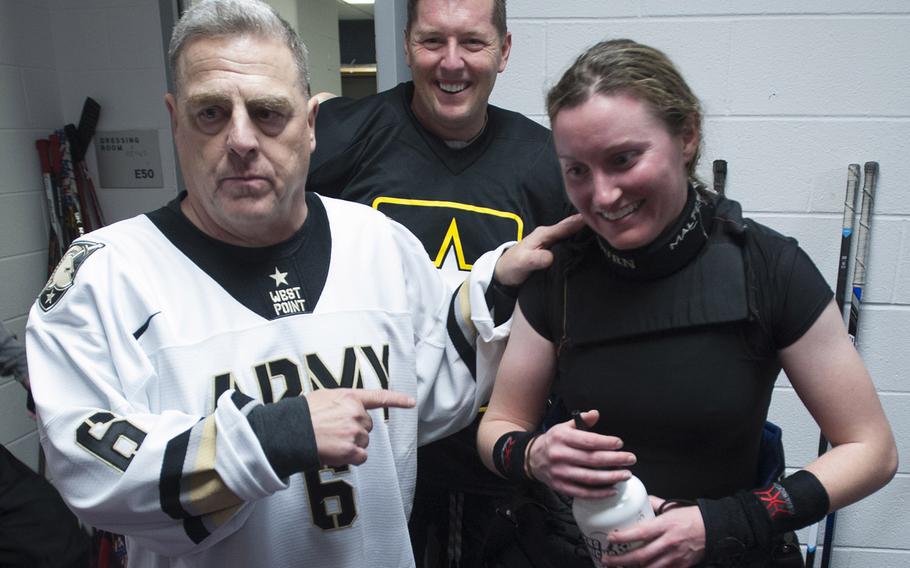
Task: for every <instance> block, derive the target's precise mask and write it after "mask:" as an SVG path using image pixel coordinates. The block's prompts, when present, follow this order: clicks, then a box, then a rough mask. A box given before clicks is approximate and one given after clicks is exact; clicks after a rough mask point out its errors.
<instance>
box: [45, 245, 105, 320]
mask: <svg viewBox="0 0 910 568" xmlns="http://www.w3.org/2000/svg"><path fill="white" fill-rule="evenodd" d="M103 246H104V245H103V244H101V243H93V242H90V241H79V242H74V243H73V244H71V245H70V248H69V249H67V251H66V252H65V253H64V254H63V258H61V259H60V263H59V264H57V268H55V269H54V272H53V274H51V277H50V279H49V280H48V281H47V284H45V285H44V289H43V290H41V295H39V296H38V305H39V306H41V309H42V310H44V311H45V312H46V311H48V310H50V309H51V308H53V307H54V306H56V305H57V302H59V301H60V298H62V297H63V295H64V294H66V291H67V290H69V289H70V288H72V286H73V282H74V281H75V280H76V272H77V271H78V270H79V267H80V266H82V263H83V262H85V260H86V259H87V258H88V257H89V256H91V255H92V253H94V252H95V251H96V250H98V249H100V248H101V247H103Z"/></svg>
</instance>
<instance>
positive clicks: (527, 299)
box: [518, 270, 555, 341]
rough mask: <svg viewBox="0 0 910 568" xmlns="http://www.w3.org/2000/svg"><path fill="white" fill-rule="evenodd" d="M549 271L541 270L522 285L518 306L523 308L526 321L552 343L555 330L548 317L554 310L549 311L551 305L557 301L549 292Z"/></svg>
mask: <svg viewBox="0 0 910 568" xmlns="http://www.w3.org/2000/svg"><path fill="white" fill-rule="evenodd" d="M548 273H549V271H548V270H547V271H545V270H540V271H537V272H535V273H534V274H532V275H531V277H530V278H528V280H527V281H526V282H525V283H524V284H523V285H522V287H521V291H520V292H519V295H518V305H519V306H521V312H522V313H523V314H524V316H525V319H527V320H528V323H529V324H531V327H533V328H534V331H536V332H537V333H539V334H540V335H541V337H544V338H546V339H548V340H550V341H553V340H554V339H553V337H554V334H553V328H552V324H551V322H550V319H551V318H549V317H548V314H550V313H551V312H552V311H553V310H551V309H548V306H550V303H551V302H553V301H555V300H554V297H553V295H552V294H548V293H547V291H548V289H549V288H550V286H548V285H547V281H548V278H547V275H548Z"/></svg>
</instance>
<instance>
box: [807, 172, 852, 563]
mask: <svg viewBox="0 0 910 568" xmlns="http://www.w3.org/2000/svg"><path fill="white" fill-rule="evenodd" d="M857 189H859V164H850V165H849V166H847V194H846V196H845V197H844V219H843V222H842V223H841V237H840V260H839V261H838V264H837V287H836V291H835V293H834V299H835V300H836V301H837V307H838V309H840V312H841V317H843V315H844V303H845V302H846V300H847V297H846V295H847V269H848V267H849V266H850V244H851V241H852V240H853V218H854V216H855V214H856V206H855V201H856V194H857V191H856V190H857ZM827 451H828V439H827V438H825V435H824V434H819V435H818V455H822V454H824V453H825V452H827ZM820 525H821V521H819V522H817V523H815V524H814V525H812V528H811V529H809V540H808V541H807V542H806V568H812V567H813V566H814V565H815V549H816V547H817V546H818V529H819V526H820Z"/></svg>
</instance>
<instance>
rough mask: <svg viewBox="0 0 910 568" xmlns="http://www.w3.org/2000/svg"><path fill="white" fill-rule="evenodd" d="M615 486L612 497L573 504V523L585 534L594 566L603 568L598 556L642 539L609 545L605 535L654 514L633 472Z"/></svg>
mask: <svg viewBox="0 0 910 568" xmlns="http://www.w3.org/2000/svg"><path fill="white" fill-rule="evenodd" d="M614 487H615V488H616V490H617V491H618V493H617V494H616V495H613V496H612V497H604V498H603V499H579V498H576V499H575V502H574V503H573V504H572V514H573V515H575V522H576V523H577V524H578V528H579V529H581V533H582V535H583V536H584V540H585V545H586V546H587V547H588V553H589V554H590V555H591V560H593V561H594V566H596V567H597V568H603V566H604V565H603V564H602V563H601V561H600V559H601V558H602V557H603V556H604V555H605V554H606V555H608V556H616V555H618V554H623V553H626V552H628V551H630V550H634V549H636V548H638V547H639V546H641V545H642V544H643V543H642V542H633V543H629V544H611V543H609V542H608V541H607V535H609V534H610V531H612V530H614V529H622V528H626V527H630V526H632V525H635V524H638V523H640V522H642V521H645V520H647V519H651V518H653V517H654V511H653V510H652V509H651V502H650V501H649V500H648V492H647V490H645V486H644V484H643V483H642V482H641V480H639V479H638V478H637V477H635V476H634V475H633V476H632V477H631V478H629V479H628V480H626V481H620V482H619V483H617V484H615V485H614Z"/></svg>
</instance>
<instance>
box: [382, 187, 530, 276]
mask: <svg viewBox="0 0 910 568" xmlns="http://www.w3.org/2000/svg"><path fill="white" fill-rule="evenodd" d="M383 204H389V205H404V206H406V207H440V208H448V209H456V210H458V211H468V212H471V213H477V214H478V215H490V216H493V217H499V218H502V219H508V220H511V221H513V222H514V223H515V227H516V231H515V237H514V238H515V240H516V241H520V240H521V239H522V238H523V237H524V221H522V219H521V217H519V216H518V215H516V214H515V213H510V212H508V211H499V210H497V209H491V208H489V207H478V206H476V205H469V204H467V203H458V202H456V201H435V200H430V199H406V198H401V197H377V198H376V199H374V200H373V209H376V210H379V209H380V206H381V205H383ZM450 248H452V249H454V251H455V256H456V259H457V262H458V268H459V270H471V267H472V266H473V265H472V264H469V263H468V262H467V260H466V259H465V254H464V247H463V245H462V239H461V234H460V233H459V229H458V222H457V221H456V219H455V217H452V221H451V223H449V227H448V229H447V230H446V234H445V237H444V238H443V239H442V243H441V244H440V247H439V250H438V251H437V253H436V255H435V256H434V258H433V263H434V264H435V265H436V267H437V268H439V267H440V266H442V263H443V261H444V259H445V257H446V252H447V251H448V250H449V249H450ZM431 256H433V255H431Z"/></svg>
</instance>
